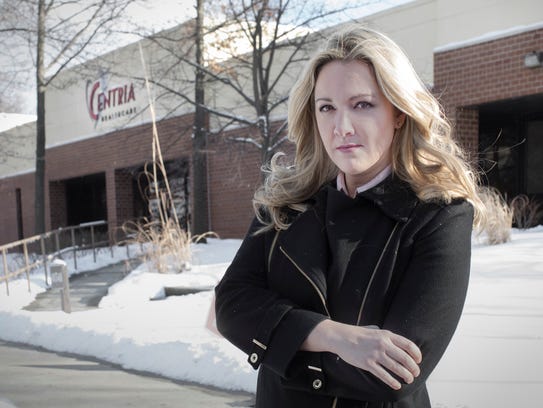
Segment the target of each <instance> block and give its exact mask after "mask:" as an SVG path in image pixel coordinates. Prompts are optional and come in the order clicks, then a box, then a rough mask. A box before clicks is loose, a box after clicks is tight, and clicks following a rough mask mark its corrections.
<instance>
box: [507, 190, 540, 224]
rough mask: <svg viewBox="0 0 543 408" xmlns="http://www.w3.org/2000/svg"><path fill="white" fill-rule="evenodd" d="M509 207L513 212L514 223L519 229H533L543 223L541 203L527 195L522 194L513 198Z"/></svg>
mask: <svg viewBox="0 0 543 408" xmlns="http://www.w3.org/2000/svg"><path fill="white" fill-rule="evenodd" d="M509 206H510V207H511V209H512V210H513V221H514V223H515V226H516V227H517V228H520V229H527V228H532V227H535V226H536V225H539V223H540V222H541V221H543V206H542V205H541V202H539V201H537V200H535V199H533V198H530V197H528V196H527V195H526V194H520V195H518V196H516V197H515V198H513V199H512V200H511V203H510V204H509Z"/></svg>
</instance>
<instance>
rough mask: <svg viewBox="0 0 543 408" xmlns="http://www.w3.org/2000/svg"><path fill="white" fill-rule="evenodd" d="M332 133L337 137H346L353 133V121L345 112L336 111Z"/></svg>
mask: <svg viewBox="0 0 543 408" xmlns="http://www.w3.org/2000/svg"><path fill="white" fill-rule="evenodd" d="M334 134H335V135H336V136H339V137H346V136H350V135H353V134H354V128H353V123H352V122H351V119H350V118H349V115H348V114H347V113H345V112H339V111H338V113H337V116H336V120H335V124H334Z"/></svg>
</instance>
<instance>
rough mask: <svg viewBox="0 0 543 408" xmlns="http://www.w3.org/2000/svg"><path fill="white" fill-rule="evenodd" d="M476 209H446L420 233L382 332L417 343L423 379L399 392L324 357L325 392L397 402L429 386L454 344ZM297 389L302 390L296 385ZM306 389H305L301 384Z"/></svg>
mask: <svg viewBox="0 0 543 408" xmlns="http://www.w3.org/2000/svg"><path fill="white" fill-rule="evenodd" d="M472 221H473V209H472V207H471V205H469V204H468V203H466V202H461V203H456V204H451V205H449V206H446V207H444V208H442V209H441V210H440V211H439V212H438V213H437V214H436V215H435V217H434V218H433V219H432V220H431V221H430V222H428V223H427V224H426V225H425V226H424V227H423V228H422V229H421V230H420V231H419V233H418V234H417V238H416V240H415V241H414V243H413V251H412V256H411V260H410V262H409V264H408V266H407V269H406V270H405V271H404V275H403V277H402V279H401V280H400V282H399V286H398V289H397V291H396V293H395V295H394V298H393V300H392V303H391V306H390V308H389V311H388V313H387V315H386V316H385V319H384V322H383V325H382V328H383V329H387V330H390V331H391V332H394V333H397V334H400V335H402V336H405V337H407V338H408V339H410V340H412V341H413V342H415V343H416V344H417V345H418V346H419V347H420V349H421V351H422V356H423V360H422V363H421V365H420V369H421V374H420V375H419V377H417V378H416V379H415V381H414V382H413V383H412V384H405V383H403V381H401V382H402V388H401V389H400V390H398V391H396V390H393V389H392V388H390V387H388V386H387V385H385V384H384V383H383V382H382V381H380V380H378V379H377V378H376V377H374V376H373V375H372V374H371V373H369V372H367V371H364V370H361V369H358V368H356V367H354V366H351V365H349V364H347V363H345V362H344V361H343V360H341V359H339V357H337V356H336V355H333V354H331V353H322V356H321V357H322V361H323V365H322V367H323V374H324V377H325V384H326V386H325V387H323V388H324V389H323V390H321V392H324V393H325V394H328V395H334V396H339V397H343V398H349V399H354V400H362V401H398V400H401V399H403V398H406V397H407V396H409V395H411V394H412V393H414V392H415V391H416V390H417V389H419V387H421V386H422V385H424V383H425V381H426V380H427V378H428V376H429V375H430V373H431V372H432V370H433V369H434V368H435V366H436V365H437V363H438V362H439V360H440V358H441V357H442V355H443V353H444V352H445V349H446V347H447V345H448V344H449V342H450V340H451V338H452V336H453V333H454V331H455V330H456V326H457V324H458V321H459V319H460V316H461V313H462V308H463V305H464V301H465V296H466V291H467V286H468V280H469V268H470V255H471V231H472ZM290 385H291V386H292V385H294V388H299V387H298V386H296V385H295V384H293V383H291V384H290ZM299 385H301V386H302V387H303V384H299Z"/></svg>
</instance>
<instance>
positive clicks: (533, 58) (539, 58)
mask: <svg viewBox="0 0 543 408" xmlns="http://www.w3.org/2000/svg"><path fill="white" fill-rule="evenodd" d="M541 65H543V52H536V51H532V52H531V53H529V54H526V55H525V56H524V66H525V67H527V68H536V67H540V66H541Z"/></svg>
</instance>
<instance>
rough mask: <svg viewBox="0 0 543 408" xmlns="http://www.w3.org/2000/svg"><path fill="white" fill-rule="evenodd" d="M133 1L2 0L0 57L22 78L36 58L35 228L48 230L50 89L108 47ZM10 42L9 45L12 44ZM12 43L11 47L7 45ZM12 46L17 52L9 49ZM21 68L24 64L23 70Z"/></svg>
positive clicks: (42, 230) (26, 76) (23, 78)
mask: <svg viewBox="0 0 543 408" xmlns="http://www.w3.org/2000/svg"><path fill="white" fill-rule="evenodd" d="M132 1H134V0H90V1H84V2H76V1H73V0H10V1H9V2H8V1H6V0H3V1H2V2H1V3H0V11H1V12H2V13H1V15H2V17H0V34H1V35H2V38H1V39H0V44H1V45H3V47H2V48H3V51H2V53H1V54H0V57H1V58H3V61H4V64H6V61H7V64H9V65H10V66H11V69H12V72H13V73H14V74H16V75H19V77H21V78H22V80H23V81H24V80H27V81H28V80H29V78H28V75H25V73H26V74H28V72H29V70H28V66H26V67H25V63H26V62H28V61H29V60H30V61H31V62H32V66H33V71H34V76H35V85H36V111H37V122H36V172H35V232H36V233H40V232H44V231H45V142H46V134H45V115H46V112H45V92H46V90H47V87H48V86H50V85H51V83H52V82H53V81H54V80H55V78H57V76H58V75H59V74H60V73H61V72H62V71H63V70H65V69H66V68H68V67H70V66H72V65H74V64H76V63H80V62H82V61H84V60H85V59H86V58H89V56H90V55H91V54H92V52H93V49H92V47H95V48H96V49H100V46H101V45H102V46H103V41H104V38H105V37H106V36H107V35H108V34H109V33H111V29H112V25H113V23H114V22H116V21H118V20H119V18H120V17H121V16H123V11H124V10H125V9H126V7H127V6H128V5H129V4H130V3H131V2H132ZM8 46H9V47H8ZM6 47H8V48H6ZM8 49H10V50H12V51H7V50H8ZM21 67H23V68H22V69H21ZM25 68H26V69H25Z"/></svg>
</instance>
